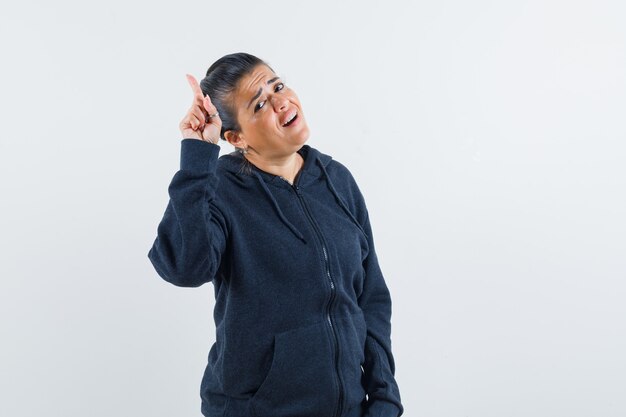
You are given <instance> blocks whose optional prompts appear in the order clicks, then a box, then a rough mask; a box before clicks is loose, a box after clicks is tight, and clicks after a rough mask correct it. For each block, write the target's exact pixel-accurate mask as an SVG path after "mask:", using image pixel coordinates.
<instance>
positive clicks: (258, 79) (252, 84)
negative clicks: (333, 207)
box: [237, 64, 276, 100]
mask: <svg viewBox="0 0 626 417" xmlns="http://www.w3.org/2000/svg"><path fill="white" fill-rule="evenodd" d="M275 76H276V74H274V72H272V70H271V69H269V68H268V67H267V65H263V64H259V65H257V66H256V67H254V69H253V70H252V72H251V73H249V74H246V75H245V76H244V77H242V78H241V81H240V82H239V85H238V87H237V96H239V98H240V99H243V100H245V99H248V100H250V99H251V98H252V97H253V96H254V95H255V94H256V93H257V91H259V87H263V85H264V84H265V82H266V81H267V80H269V79H270V78H273V77H275Z"/></svg>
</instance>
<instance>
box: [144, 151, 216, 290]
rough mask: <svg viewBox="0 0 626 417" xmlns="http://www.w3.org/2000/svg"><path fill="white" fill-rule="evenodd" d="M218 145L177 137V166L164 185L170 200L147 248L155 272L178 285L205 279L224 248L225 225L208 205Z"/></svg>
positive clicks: (212, 194) (212, 272)
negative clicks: (176, 169) (155, 233)
mask: <svg viewBox="0 0 626 417" xmlns="http://www.w3.org/2000/svg"><path fill="white" fill-rule="evenodd" d="M219 150H220V146H219V145H215V144H212V143H208V142H205V141H201V140H198V139H183V140H182V141H181V155H180V170H178V171H177V172H176V173H175V174H174V177H173V179H172V181H171V183H170V185H169V187H168V193H169V197H170V199H169V202H168V204H167V208H166V209H165V214H164V215H163V218H162V220H161V222H160V223H159V225H158V228H157V237H156V239H155V241H154V243H153V245H152V248H151V249H150V251H149V252H148V258H149V259H150V261H151V262H152V265H153V266H154V269H155V270H156V271H157V273H158V274H159V275H160V276H161V278H163V279H164V280H166V281H167V282H170V283H172V284H174V285H176V286H179V287H199V286H200V285H202V284H204V283H206V282H210V281H211V280H212V279H213V278H214V276H215V274H216V272H217V268H218V266H219V264H220V259H221V256H222V253H223V252H224V250H225V247H226V240H227V226H226V221H225V218H224V216H223V215H222V213H221V212H220V210H219V209H218V208H217V207H216V206H215V205H214V204H213V202H214V198H215V190H216V189H217V185H218V183H219V179H218V177H217V176H216V174H215V173H216V168H217V160H218V155H219Z"/></svg>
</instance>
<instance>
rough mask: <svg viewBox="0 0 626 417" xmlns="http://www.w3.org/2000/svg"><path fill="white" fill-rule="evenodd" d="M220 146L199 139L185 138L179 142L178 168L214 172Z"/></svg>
mask: <svg viewBox="0 0 626 417" xmlns="http://www.w3.org/2000/svg"><path fill="white" fill-rule="evenodd" d="M219 153H220V146H219V145H217V144H213V143H210V142H206V141H204V140H200V139H192V138H185V139H183V140H182V141H181V144H180V169H184V170H187V171H195V172H215V169H216V168H217V158H218V156H219Z"/></svg>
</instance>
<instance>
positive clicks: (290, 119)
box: [283, 112, 298, 126]
mask: <svg viewBox="0 0 626 417" xmlns="http://www.w3.org/2000/svg"><path fill="white" fill-rule="evenodd" d="M297 115H298V113H297V112H296V113H294V114H293V116H291V117H290V118H289V120H287V121H286V122H285V123H283V126H285V125H286V124H287V123H289V122H290V121H292V120H293V119H294V117H296V116H297Z"/></svg>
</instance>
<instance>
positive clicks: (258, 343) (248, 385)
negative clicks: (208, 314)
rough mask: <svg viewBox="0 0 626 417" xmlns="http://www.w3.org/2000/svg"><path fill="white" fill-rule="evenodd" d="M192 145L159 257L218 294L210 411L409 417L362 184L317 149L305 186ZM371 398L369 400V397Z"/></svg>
mask: <svg viewBox="0 0 626 417" xmlns="http://www.w3.org/2000/svg"><path fill="white" fill-rule="evenodd" d="M219 150H220V146H219V145H215V144H212V143H209V142H204V141H201V140H197V139H191V138H189V139H182V141H181V158H180V170H179V171H177V172H176V173H175V175H174V177H173V179H172V181H171V183H170V185H169V188H168V193H169V197H170V199H169V202H168V205H167V208H166V210H165V214H164V215H163V219H162V220H161V222H160V224H159V226H158V229H157V237H156V240H155V241H154V244H153V246H152V248H151V249H150V251H149V253H148V257H149V259H150V261H151V262H152V265H153V266H154V268H155V270H156V271H157V273H158V274H159V276H161V277H162V278H163V279H164V280H166V281H168V282H170V283H172V284H174V285H176V286H180V287H198V286H200V285H202V284H204V283H207V282H212V283H213V286H214V290H215V301H216V302H215V309H214V313H213V315H214V319H215V326H216V341H215V343H213V345H212V346H211V349H210V351H209V355H208V363H207V366H206V369H205V371H204V376H203V378H202V382H201V389H200V396H201V399H202V407H201V411H202V414H203V415H204V416H207V417H217V416H220V417H222V416H229V417H254V416H256V417H397V416H400V415H402V413H403V412H404V409H403V406H402V403H401V400H400V392H399V390H398V385H397V383H396V380H395V377H394V375H395V364H394V358H393V355H392V350H391V297H390V293H389V290H388V287H387V285H386V283H385V280H384V278H383V274H382V273H381V270H380V267H379V265H378V260H377V258H376V252H375V250H374V241H373V237H372V229H371V226H370V221H369V217H368V211H367V208H366V205H365V201H364V199H363V195H362V194H361V192H360V190H359V188H358V186H357V184H356V182H355V180H354V178H353V176H352V175H351V173H350V171H349V170H348V169H347V168H346V167H345V166H344V165H342V164H341V163H340V162H338V161H336V160H334V159H332V157H331V156H329V155H326V154H323V153H321V152H319V151H318V150H316V149H315V148H313V147H311V146H309V145H303V146H302V147H301V148H300V149H299V150H298V152H299V153H300V154H301V155H302V157H303V158H304V165H303V167H302V169H301V170H300V172H299V173H298V175H297V176H296V179H295V181H294V184H293V185H291V184H290V183H289V182H288V181H287V180H285V179H284V178H283V177H281V176H277V175H274V174H270V173H268V172H265V171H263V170H261V169H259V168H258V167H256V166H254V165H253V164H250V167H251V168H252V171H251V172H247V171H245V170H243V169H242V167H243V165H242V163H243V162H245V161H244V160H243V158H244V157H243V155H241V154H239V153H238V152H233V153H230V154H225V155H222V156H221V157H218V155H219ZM366 395H367V397H366Z"/></svg>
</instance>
